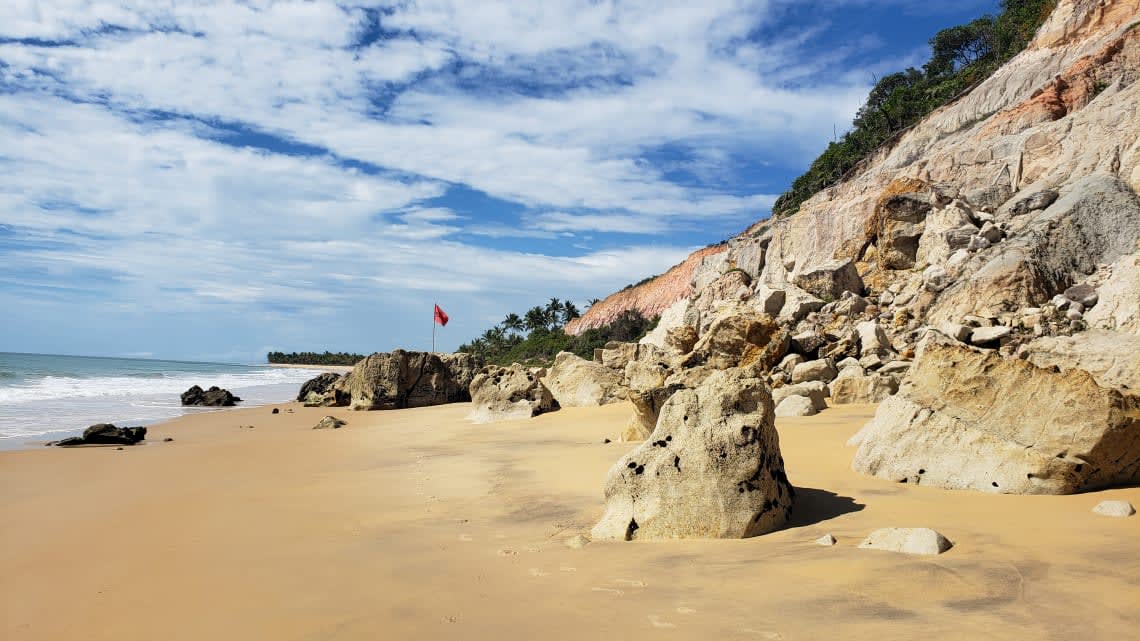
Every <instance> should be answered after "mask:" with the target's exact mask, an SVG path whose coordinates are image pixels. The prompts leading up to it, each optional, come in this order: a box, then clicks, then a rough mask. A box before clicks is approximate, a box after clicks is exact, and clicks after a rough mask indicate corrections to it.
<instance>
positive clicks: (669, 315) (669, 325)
mask: <svg viewBox="0 0 1140 641" xmlns="http://www.w3.org/2000/svg"><path fill="white" fill-rule="evenodd" d="M687 262H688V261H687ZM688 309H689V299H688V298H681V299H679V300H677V301H675V302H673V303H672V304H671V305H669V307H667V308H665V310H664V311H663V312H661V318H660V319H659V320H658V321H657V327H654V328H653V329H652V330H651V331H650V332H649V333H648V334H646V335H645V336H644V337H642V339H641V340H640V341H638V342H640V343H641V344H642V345H655V346H657V347H661V348H666V349H669V348H668V347H667V346H666V344H665V337H666V336H667V335H668V333H669V331H670V330H673V329H675V328H678V327H681V326H683V325H685V312H686V311H687V310H688ZM588 313H589V312H587V314H588ZM567 327H568V328H569V326H567ZM583 329H584V328H583ZM686 351H688V350H686ZM682 353H684V352H682Z"/></svg>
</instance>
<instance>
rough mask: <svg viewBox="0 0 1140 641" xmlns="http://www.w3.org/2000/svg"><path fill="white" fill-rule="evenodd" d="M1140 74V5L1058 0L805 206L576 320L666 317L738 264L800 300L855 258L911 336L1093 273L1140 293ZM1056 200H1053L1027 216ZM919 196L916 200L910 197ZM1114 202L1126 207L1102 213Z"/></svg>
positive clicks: (874, 294) (1037, 301)
mask: <svg viewBox="0 0 1140 641" xmlns="http://www.w3.org/2000/svg"><path fill="white" fill-rule="evenodd" d="M1138 78H1140V1H1138V0H1097V1H1094V0H1061V2H1059V3H1058V6H1057V8H1056V9H1055V10H1054V12H1053V13H1052V14H1051V16H1050V17H1049V19H1048V20H1047V21H1046V23H1045V24H1044V25H1043V26H1042V28H1041V29H1040V30H1039V32H1038V34H1037V36H1036V38H1035V39H1034V41H1033V42H1032V43H1031V45H1030V46H1029V47H1028V48H1027V49H1026V50H1025V51H1024V52H1022V53H1021V54H1020V55H1018V56H1017V57H1015V58H1014V59H1012V60H1011V61H1010V62H1009V63H1007V64H1006V65H1005V66H1003V67H1002V68H1001V69H999V70H998V71H997V72H996V73H995V74H994V75H993V76H991V77H990V78H988V79H987V80H985V81H984V82H983V83H981V84H980V85H979V86H978V87H976V88H974V89H973V90H972V91H970V92H969V93H968V94H966V95H964V96H962V97H960V98H958V99H957V100H956V101H954V102H952V103H950V104H948V105H945V106H943V107H942V108H940V109H938V110H937V111H935V112H934V113H932V114H931V115H930V116H928V117H927V118H926V119H924V120H923V121H921V122H920V123H918V124H917V125H915V126H914V127H913V128H912V129H911V130H910V131H908V132H906V133H905V134H904V135H902V136H901V137H900V138H899V139H898V140H897V141H895V143H894V144H893V145H892V146H890V147H889V148H884V149H882V150H880V151H879V152H878V153H877V154H875V155H874V156H872V157H871V158H869V159H868V160H867V161H865V163H864V166H863V167H862V169H861V170H860V171H858V172H857V173H856V174H855V175H853V176H852V177H851V178H849V179H848V180H846V181H845V182H842V183H839V184H837V185H834V186H832V187H830V188H828V189H826V190H824V191H822V192H820V193H819V194H816V195H815V196H814V197H813V198H811V199H810V200H808V201H807V202H805V203H804V205H803V206H802V207H801V209H800V211H799V212H798V213H797V214H796V215H793V216H790V217H788V218H785V219H780V220H774V221H770V220H765V221H761V222H759V223H757V224H756V225H754V226H752V227H751V228H750V229H748V230H747V231H746V232H744V233H743V234H741V235H740V236H738V237H736V238H733V239H731V240H730V241H729V242H728V243H727V245H726V246H725V248H724V249H722V250H720V251H717V252H716V253H713V252H711V251H710V250H702V252H698V253H697V254H694V255H693V256H692V257H690V259H689V260H688V261H686V262H685V263H684V264H683V266H679V267H678V268H675V269H674V270H671V271H670V272H669V273H667V274H665V275H663V276H662V277H660V278H659V279H657V280H656V281H653V282H650V283H647V284H645V285H642V286H640V287H637V288H634V289H632V290H627V291H624V292H619V293H617V294H614V295H613V296H611V297H609V298H607V299H606V300H605V301H603V303H600V304H599V305H597V306H595V309H592V310H591V312H590V313H588V314H587V315H586V316H585V317H583V319H582V320H581V321H580V322H579V323H578V324H575V325H574V326H572V327H571V328H570V329H571V331H572V332H577V331H581V330H582V329H585V328H586V327H593V326H597V325H599V324H603V323H605V322H607V321H608V320H609V319H612V318H614V317H616V316H617V315H618V314H620V313H621V312H622V311H624V310H625V309H639V310H641V311H643V313H646V312H647V315H654V314H656V313H659V312H660V311H662V310H665V309H666V308H668V307H669V306H670V305H672V304H674V303H675V302H676V301H678V300H680V299H682V298H696V295H697V294H700V292H701V290H702V289H703V288H704V287H705V286H706V285H708V284H710V283H712V282H713V281H714V280H716V278H717V277H718V276H720V275H721V274H723V273H724V272H726V271H728V270H729V269H731V268H739V269H742V270H744V271H745V272H747V273H748V274H749V275H750V276H752V277H754V279H755V281H756V282H755V284H754V285H753V288H754V289H755V290H756V291H757V292H758V293H760V292H763V293H764V294H765V295H767V293H768V292H769V291H770V290H772V289H778V290H786V291H788V292H789V293H788V300H789V301H792V300H795V301H798V303H802V302H803V300H805V299H804V297H803V296H801V293H802V292H800V291H799V289H800V288H799V287H797V285H799V284H802V281H803V280H804V279H809V280H812V279H816V274H818V273H819V272H820V270H821V269H822V270H833V269H836V264H837V262H838V263H842V262H845V261H851V262H853V263H854V264H855V266H856V267H857V269H858V272H859V275H860V276H861V278H862V280H863V282H864V283H865V289H864V290H863V291H858V292H854V293H856V294H862V295H864V296H866V297H867V298H868V299H870V300H871V302H879V301H878V299H879V298H884V299H885V300H890V301H894V300H900V299H901V300H902V301H903V304H902V307H904V308H905V309H899V307H900V305H894V307H893V308H892V307H891V306H890V305H888V304H885V303H884V305H883V309H878V310H872V311H878V312H879V313H883V314H886V315H888V316H889V317H890V318H889V319H888V318H886V317H884V318H883V319H882V320H884V321H889V322H890V323H892V324H896V325H901V326H900V327H899V329H902V328H903V327H909V328H910V329H912V330H913V329H915V328H917V327H919V326H921V325H924V324H928V323H929V324H934V323H939V322H961V321H962V320H963V318H965V317H974V316H977V317H981V318H983V319H991V320H992V321H994V322H1005V321H1008V319H1004V320H1003V319H1002V315H1008V314H1014V313H1017V312H1018V311H1019V310H1022V309H1026V308H1029V309H1033V308H1035V307H1039V306H1041V305H1044V304H1046V303H1048V302H1049V301H1050V300H1051V298H1052V297H1053V296H1055V295H1056V294H1059V293H1061V292H1062V291H1064V290H1065V289H1066V288H1067V287H1069V286H1071V285H1073V284H1076V283H1081V282H1084V281H1085V280H1086V279H1089V280H1091V281H1092V284H1093V285H1094V286H1095V285H1097V284H1099V283H1100V282H1101V281H1111V280H1115V281H1123V284H1122V285H1120V286H1119V287H1118V288H1117V289H1120V290H1121V291H1122V292H1123V291H1127V292H1128V293H1134V292H1135V291H1136V287H1135V285H1134V283H1132V281H1133V280H1135V277H1134V276H1133V275H1130V274H1125V275H1124V276H1123V277H1122V276H1120V275H1119V272H1120V271H1121V270H1124V271H1128V270H1129V269H1132V268H1133V267H1134V264H1135V260H1130V259H1129V255H1130V254H1133V253H1134V252H1136V251H1137V249H1138V247H1137V244H1136V243H1137V240H1138V239H1140V222H1138V221H1137V219H1136V218H1135V216H1133V215H1132V214H1133V210H1134V209H1135V205H1136V202H1137V201H1136V200H1135V192H1136V191H1137V190H1138V189H1140V83H1138V82H1136V81H1137V79H1138ZM1043 193H1044V194H1045V196H1039V198H1044V200H1049V198H1050V194H1052V195H1053V196H1052V198H1053V200H1049V202H1047V203H1044V201H1043V200H1039V201H1034V202H1036V203H1038V204H1041V203H1044V206H1043V207H1036V206H1035V205H1034V206H1032V207H1030V206H1028V205H1022V206H1021V207H1020V209H1018V206H1017V203H1019V202H1024V201H1026V200H1027V199H1030V198H1031V197H1033V196H1035V195H1040V194H1043ZM908 194H909V195H911V196H913V198H912V200H913V201H915V202H912V203H910V204H907V203H900V201H899V198H903V199H905V198H907V197H908ZM1102 196H1104V197H1107V198H1109V199H1110V200H1111V201H1112V203H1113V206H1112V207H1110V208H1106V207H1102V208H1101V209H1100V210H1098V209H1097V208H1096V201H1097V200H1098V199H1100V198H1101V197H1102ZM1054 200H1056V201H1057V204H1058V205H1059V206H1063V207H1067V208H1068V209H1065V210H1058V209H1057V208H1056V206H1053V207H1051V205H1053V201H1054ZM916 202H917V204H915V203H916ZM907 207H910V209H907ZM904 210H905V211H904ZM1109 210H1111V211H1109ZM1066 226H1068V227H1069V229H1065V227H1066ZM1059 228H1060V229H1059ZM974 237H978V239H976V240H971V239H973V238H974ZM983 238H984V240H982V239H983ZM1007 241H1008V242H1007ZM908 243H909V244H910V245H908ZM900 248H901V250H902V251H903V255H902V258H901V260H900V259H899V253H898V250H899V249H900ZM908 253H909V254H908ZM1081 253H1086V254H1087V256H1083V257H1082V256H1076V255H1075V254H1081ZM888 254H890V255H891V256H893V257H894V260H891V259H888V258H887V255H888ZM1114 263H1120V265H1119V266H1118V269H1117V270H1116V272H1114V271H1113V265H1114ZM1130 266H1131V267H1130ZM1133 271H1134V269H1133ZM927 272H933V273H927ZM685 274H689V275H690V278H689V279H688V282H685V280H686V279H685V278H684V276H685ZM1114 274H1115V275H1114ZM928 285H929V286H928ZM809 302H810V301H809ZM823 302H824V303H827V302H831V301H827V300H824V301H823ZM798 303H797V304H798ZM1111 304H1113V305H1116V304H1117V303H1116V301H1112V303H1111ZM1124 307H1125V308H1126V309H1125V310H1124V312H1123V315H1124V316H1129V314H1131V310H1130V308H1129V305H1127V303H1126V304H1125V305H1124ZM785 312H794V313H798V314H801V315H802V313H803V310H802V309H801V308H796V309H793V310H787V309H785ZM896 312H898V313H899V314H901V315H902V316H905V317H908V318H902V319H899V320H896V318H895V316H896ZM1132 315H1133V316H1134V314H1132ZM676 316H677V317H680V316H681V315H680V314H677V315H676ZM797 320H798V319H797ZM1113 322H1116V321H1113Z"/></svg>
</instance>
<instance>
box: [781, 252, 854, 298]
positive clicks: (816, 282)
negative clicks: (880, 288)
mask: <svg viewBox="0 0 1140 641" xmlns="http://www.w3.org/2000/svg"><path fill="white" fill-rule="evenodd" d="M792 283H793V284H794V285H796V286H797V287H799V288H800V289H802V290H804V291H806V292H808V293H810V294H812V295H813V296H816V297H818V298H820V299H821V300H823V301H825V302H827V301H834V300H838V299H839V296H840V295H841V294H843V292H852V293H855V294H862V293H863V279H862V278H860V277H859V270H858V269H856V268H855V263H854V261H850V260H832V261H828V262H826V263H823V264H821V265H818V266H816V267H814V268H812V269H810V270H805V271H803V272H801V273H799V274H796V275H795V277H794V278H792Z"/></svg>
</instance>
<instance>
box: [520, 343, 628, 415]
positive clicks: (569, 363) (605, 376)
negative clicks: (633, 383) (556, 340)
mask: <svg viewBox="0 0 1140 641" xmlns="http://www.w3.org/2000/svg"><path fill="white" fill-rule="evenodd" d="M541 380H542V384H543V385H545V386H546V388H547V389H549V390H550V393H551V394H553V395H554V400H556V401H558V404H559V405H560V406H561V407H589V406H596V405H608V404H610V403H617V402H619V401H623V400H625V399H626V398H627V397H628V395H629V391H628V388H627V387H626V386H625V384H624V381H623V378H622V373H621V371H619V370H616V369H613V368H609V367H606V366H605V365H603V364H602V363H598V362H595V361H588V360H586V359H584V358H582V357H580V356H578V355H576V354H572V353H570V352H561V353H559V354H558V356H556V357H555V358H554V365H552V366H551V367H550V370H549V371H548V372H547V373H546V376H544V377H542V379H541Z"/></svg>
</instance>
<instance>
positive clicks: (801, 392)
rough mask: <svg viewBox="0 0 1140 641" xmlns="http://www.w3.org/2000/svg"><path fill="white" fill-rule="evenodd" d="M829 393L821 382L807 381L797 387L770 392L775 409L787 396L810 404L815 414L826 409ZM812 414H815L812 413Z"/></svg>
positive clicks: (790, 386)
mask: <svg viewBox="0 0 1140 641" xmlns="http://www.w3.org/2000/svg"><path fill="white" fill-rule="evenodd" d="M830 393H831V391H830V390H829V389H828V386H827V385H825V384H824V383H823V382H821V381H808V382H806V383H799V384H797V385H784V386H782V387H777V388H775V389H773V390H772V403H773V404H775V405H776V407H779V406H780V403H782V402H783V401H784V399H786V398H788V397H789V396H801V397H804V398H806V399H808V401H810V402H811V406H812V408H813V409H815V411H816V412H819V411H822V410H825V409H827V396H828V395H829V394H830ZM812 413H813V414H814V413H815V412H812Z"/></svg>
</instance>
